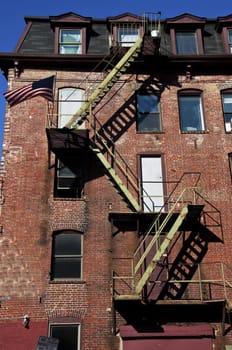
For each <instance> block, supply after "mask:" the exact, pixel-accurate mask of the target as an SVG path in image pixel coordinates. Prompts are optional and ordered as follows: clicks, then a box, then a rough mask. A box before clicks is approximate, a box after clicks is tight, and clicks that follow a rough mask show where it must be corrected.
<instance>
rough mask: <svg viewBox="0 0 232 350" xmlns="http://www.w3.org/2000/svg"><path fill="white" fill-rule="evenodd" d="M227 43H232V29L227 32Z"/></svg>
mask: <svg viewBox="0 0 232 350" xmlns="http://www.w3.org/2000/svg"><path fill="white" fill-rule="evenodd" d="M228 37H229V43H232V29H229V30H228Z"/></svg>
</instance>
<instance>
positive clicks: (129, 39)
mask: <svg viewBox="0 0 232 350" xmlns="http://www.w3.org/2000/svg"><path fill="white" fill-rule="evenodd" d="M138 38H139V30H138V28H133V27H131V28H130V27H126V28H125V27H124V26H122V27H119V28H118V46H121V47H131V46H133V44H134V43H135V42H136V41H137V39H138Z"/></svg>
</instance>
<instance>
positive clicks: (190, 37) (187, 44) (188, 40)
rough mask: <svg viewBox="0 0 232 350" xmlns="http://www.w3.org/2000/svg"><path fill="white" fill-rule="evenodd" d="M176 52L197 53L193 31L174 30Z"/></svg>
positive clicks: (182, 53) (179, 53)
mask: <svg viewBox="0 0 232 350" xmlns="http://www.w3.org/2000/svg"><path fill="white" fill-rule="evenodd" d="M176 53H177V54H178V55H196V54H198V47H197V38H196V33H195V32H176Z"/></svg>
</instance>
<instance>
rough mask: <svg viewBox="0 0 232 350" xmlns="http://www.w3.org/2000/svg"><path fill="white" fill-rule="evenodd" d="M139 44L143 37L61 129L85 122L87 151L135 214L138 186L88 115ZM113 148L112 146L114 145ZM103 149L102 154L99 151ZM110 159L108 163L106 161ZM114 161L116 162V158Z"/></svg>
mask: <svg viewBox="0 0 232 350" xmlns="http://www.w3.org/2000/svg"><path fill="white" fill-rule="evenodd" d="M142 42H143V37H140V38H138V40H137V41H136V42H135V43H134V45H133V46H132V47H131V48H130V49H129V50H128V51H127V52H126V53H125V55H124V56H123V57H122V58H121V60H120V61H119V62H118V63H117V64H116V65H115V67H114V68H113V69H112V70H111V71H110V73H109V74H108V75H107V76H106V78H105V79H104V80H103V81H102V82H101V83H100V84H99V86H98V87H97V89H96V90H95V91H94V92H93V93H92V94H91V95H90V97H89V98H88V100H87V101H86V102H85V103H84V104H83V105H82V106H81V108H80V109H79V110H78V111H77V112H76V113H75V114H74V115H73V116H72V117H71V119H70V120H69V121H68V123H67V124H66V125H65V128H78V126H79V125H81V124H82V123H83V121H84V120H86V119H88V120H89V123H90V126H91V127H92V129H93V130H94V137H93V138H92V140H91V142H90V149H91V150H92V151H93V152H94V153H95V155H96V156H97V158H98V159H99V161H100V162H101V164H102V165H103V167H104V168H105V170H106V173H107V175H108V176H109V178H110V179H111V182H112V183H113V184H114V186H115V187H116V188H117V190H118V193H119V194H120V195H121V196H122V197H123V199H124V200H125V201H126V202H127V204H128V206H129V207H130V208H131V209H132V210H133V211H139V210H140V209H141V206H140V204H139V202H138V199H139V187H138V183H136V181H135V180H134V179H132V177H131V175H130V174H129V173H128V166H125V161H124V160H123V158H122V156H121V155H119V157H120V161H118V159H117V158H116V156H115V153H114V152H112V151H111V149H110V147H108V143H109V141H110V143H111V144H112V140H109V139H108V140H106V139H105V135H104V137H102V135H100V134H99V133H98V131H97V130H96V127H95V126H96V118H95V119H94V121H92V120H91V119H92V118H89V117H90V115H91V114H92V110H93V109H94V108H95V107H96V106H97V104H98V103H99V102H100V101H101V100H102V99H103V97H104V96H105V95H106V94H107V92H108V91H109V90H110V89H111V87H112V86H113V85H114V84H115V83H116V82H117V81H118V79H119V78H120V76H121V75H122V74H123V73H124V72H126V70H127V68H128V67H129V66H130V65H131V63H132V62H133V61H134V60H135V58H136V57H137V56H138V54H139V51H140V48H141V45H142ZM114 148H115V145H114ZM102 149H104V151H105V152H103V151H102ZM105 154H106V155H107V156H109V157H108V158H110V159H111V161H110V162H109V161H108V159H107V156H105ZM119 157H118V158H119ZM116 167H117V169H120V173H121V174H123V180H124V179H125V180H126V182H127V183H128V182H129V183H130V184H131V185H132V188H133V189H134V193H136V198H135V196H133V194H132V193H131V192H130V191H129V189H128V187H127V186H126V185H125V184H124V183H123V181H122V179H121V178H120V177H119V175H118V174H117V173H116V170H115V169H116Z"/></svg>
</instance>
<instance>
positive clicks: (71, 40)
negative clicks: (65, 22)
mask: <svg viewBox="0 0 232 350" xmlns="http://www.w3.org/2000/svg"><path fill="white" fill-rule="evenodd" d="M59 53H61V54H75V55H76V54H81V53H82V35H81V30H80V29H61V30H60V36H59Z"/></svg>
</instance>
